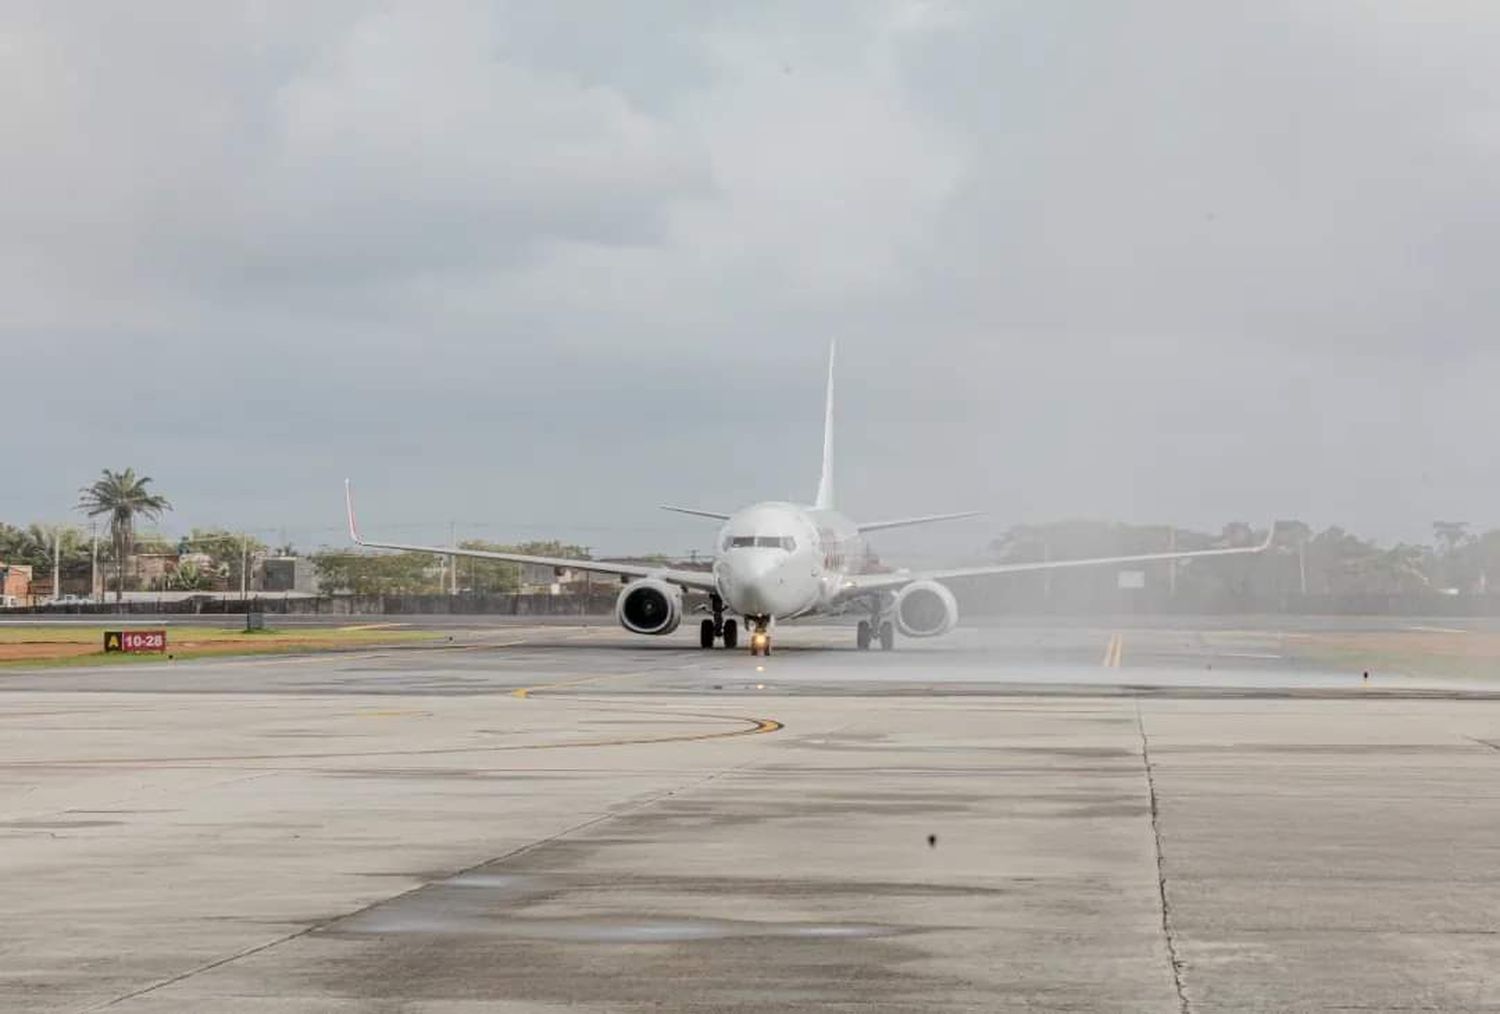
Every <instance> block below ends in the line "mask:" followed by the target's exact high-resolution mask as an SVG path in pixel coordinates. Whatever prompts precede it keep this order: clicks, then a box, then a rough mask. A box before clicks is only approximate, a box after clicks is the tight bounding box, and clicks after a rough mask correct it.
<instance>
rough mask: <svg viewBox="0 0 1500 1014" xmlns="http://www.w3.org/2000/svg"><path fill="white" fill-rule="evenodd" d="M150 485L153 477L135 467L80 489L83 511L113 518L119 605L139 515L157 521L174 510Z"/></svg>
mask: <svg viewBox="0 0 1500 1014" xmlns="http://www.w3.org/2000/svg"><path fill="white" fill-rule="evenodd" d="M150 484H151V477H150V476H146V475H142V476H137V475H136V474H135V469H133V468H127V469H125V471H123V472H111V471H110V470H109V469H107V468H106V469H104V473H103V475H102V476H101V477H100V478H99V479H97V480H95V481H94V483H93V484H92V485H89V486H85V487H84V488H83V489H81V490H79V498H78V509H79V510H81V511H83V512H84V513H86V514H88V516H89V517H91V518H95V517H99V516H100V515H102V514H107V515H109V534H110V541H111V542H112V544H113V545H114V551H115V602H116V603H118V602H120V600H121V599H123V598H124V596H125V561H126V560H127V559H128V558H129V556H130V551H131V548H132V546H133V544H134V543H135V519H136V518H137V517H138V516H139V517H143V518H149V519H151V520H153V521H154V520H155V519H157V518H159V517H161V514H162V511H169V510H171V509H172V505H171V504H170V503H168V502H167V498H166V497H164V496H162V495H161V494H159V493H152V492H150V491H149V490H148V489H147V488H146V487H147V486H149V485H150Z"/></svg>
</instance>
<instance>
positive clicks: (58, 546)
mask: <svg viewBox="0 0 1500 1014" xmlns="http://www.w3.org/2000/svg"><path fill="white" fill-rule="evenodd" d="M60 598H62V528H61V527H60V526H57V525H53V526H52V601H53V602H56V601H57V600H58V599H60Z"/></svg>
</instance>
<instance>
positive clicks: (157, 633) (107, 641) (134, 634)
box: [104, 630, 167, 652]
mask: <svg viewBox="0 0 1500 1014" xmlns="http://www.w3.org/2000/svg"><path fill="white" fill-rule="evenodd" d="M104 650H105V651H129V652H141V651H166V650H167V632H166V631H165V630H106V631H105V632H104Z"/></svg>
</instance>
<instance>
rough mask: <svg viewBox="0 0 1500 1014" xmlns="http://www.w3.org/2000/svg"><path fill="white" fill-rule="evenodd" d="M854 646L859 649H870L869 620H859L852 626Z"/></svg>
mask: <svg viewBox="0 0 1500 1014" xmlns="http://www.w3.org/2000/svg"><path fill="white" fill-rule="evenodd" d="M854 646H855V647H856V648H858V649H859V650H860V651H869V650H870V621H869V620H860V621H859V626H857V627H855V628H854Z"/></svg>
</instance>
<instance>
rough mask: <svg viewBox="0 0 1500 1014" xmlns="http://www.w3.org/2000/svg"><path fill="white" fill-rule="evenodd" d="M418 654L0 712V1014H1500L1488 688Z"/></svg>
mask: <svg viewBox="0 0 1500 1014" xmlns="http://www.w3.org/2000/svg"><path fill="white" fill-rule="evenodd" d="M445 629H449V628H445ZM451 629H452V636H453V640H452V641H451V642H450V641H447V640H446V639H445V640H443V641H442V642H440V643H438V644H436V645H432V646H424V647H408V646H403V647H399V648H392V649H381V650H360V651H355V652H349V653H344V654H338V655H329V656H316V657H305V658H252V659H238V660H216V661H211V662H195V663H145V664H136V665H130V666H125V667H120V668H90V669H49V670H36V671H32V672H27V671H21V670H7V671H5V672H4V673H3V674H0V884H3V894H4V904H5V911H6V913H7V914H6V919H5V924H6V932H5V936H4V940H3V943H0V1010H7V1011H9V1010H18V1011H32V1010H35V1011H84V1010H104V1009H108V1010H111V1011H122V1012H147V1011H152V1012H154V1011H227V1012H241V1011H243V1012H257V1014H258V1012H270V1011H277V1012H282V1011H296V1012H302V1011H308V1012H311V1011H378V1012H384V1011H401V1012H408V1011H410V1012H449V1014H452V1012H470V1011H516V1012H539V1011H558V1010H571V1011H577V1010H598V1011H645V1010H653V1011H654V1010H688V1011H772V1010H788V1009H821V1010H838V1011H846V1010H879V1011H910V1010H938V1011H1008V1010H1016V1011H1020V1010H1058V1011H1183V1010H1187V1011H1242V1010H1243V1011H1273V1010H1274V1011H1281V1010H1351V1009H1358V1010H1444V1011H1447V1010H1475V1011H1478V1010H1496V1009H1500V943H1497V941H1500V916H1497V915H1496V914H1495V913H1496V912H1497V911H1500V874H1496V873H1495V872H1494V871H1495V870H1496V869H1497V868H1500V863H1497V860H1500V846H1497V845H1496V842H1500V778H1497V775H1500V699H1497V698H1496V696H1495V695H1494V694H1493V691H1495V690H1500V687H1493V686H1492V685H1491V683H1490V682H1489V681H1488V680H1486V679H1484V678H1481V677H1480V676H1477V675H1474V674H1468V673H1462V672H1460V673H1457V674H1453V673H1449V674H1448V675H1445V676H1443V677H1441V678H1439V677H1434V676H1431V675H1418V674H1416V673H1414V672H1409V671H1400V670H1399V669H1395V668H1393V669H1392V670H1391V671H1382V670H1379V669H1377V670H1376V671H1375V672H1374V673H1372V675H1371V678H1370V679H1366V678H1365V677H1364V675H1363V671H1354V670H1351V669H1349V668H1348V667H1347V666H1340V665H1338V664H1336V663H1337V660H1335V662H1332V663H1331V662H1329V661H1327V659H1326V657H1325V658H1323V659H1322V660H1319V659H1318V658H1314V657H1312V656H1310V655H1309V654H1308V653H1307V652H1306V651H1304V650H1303V649H1302V647H1301V646H1300V645H1299V642H1298V640H1297V631H1296V630H1292V631H1290V632H1288V631H1287V630H1283V629H1280V628H1279V627H1277V626H1273V625H1268V624H1262V623H1246V624H1240V625H1236V624H1233V623H1217V624H1212V625H1197V626H1194V627H1191V628H1188V627H1172V626H1170V625H1163V624H1153V625H1150V626H1144V625H1143V626H1140V627H1128V626H1126V625H1124V624H1117V623H1110V624H1098V625H1090V624H1068V625H1055V626H1046V625H1040V624H1011V625H1005V626H997V627H991V628H983V629H978V630H962V631H960V632H958V633H957V634H956V635H955V636H954V637H951V638H947V639H944V640H942V641H939V642H929V643H912V644H906V645H903V646H902V650H899V651H897V652H894V653H889V654H886V653H881V652H855V651H853V650H852V649H851V648H850V646H849V645H848V644H847V643H846V642H847V641H848V640H849V639H850V638H849V636H848V635H849V633H850V632H849V631H848V630H847V629H843V628H834V627H828V628H821V627H801V628H795V627H788V628H785V629H784V630H783V631H781V632H779V634H778V643H777V649H778V650H777V653H776V654H775V655H773V656H772V657H771V658H769V659H763V660H761V659H751V658H749V657H748V656H747V655H744V654H740V653H729V652H723V651H716V652H706V653H705V652H700V651H698V650H696V649H693V648H691V647H689V644H690V643H691V640H692V639H691V638H689V637H686V636H682V637H679V638H671V639H665V640H645V639H633V638H631V637H629V636H628V635H626V634H624V633H623V632H620V631H618V630H616V629H612V628H609V627H602V626H567V625H548V626H544V627H527V626H521V625H512V624H505V625H490V624H486V625H483V626H475V627H473V628H467V629H466V628H463V627H458V626H455V627H453V628H451ZM1289 634H1290V636H1289ZM1117 640H1118V642H1119V643H1118V645H1116V643H1115V642H1116V641H1117Z"/></svg>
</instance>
